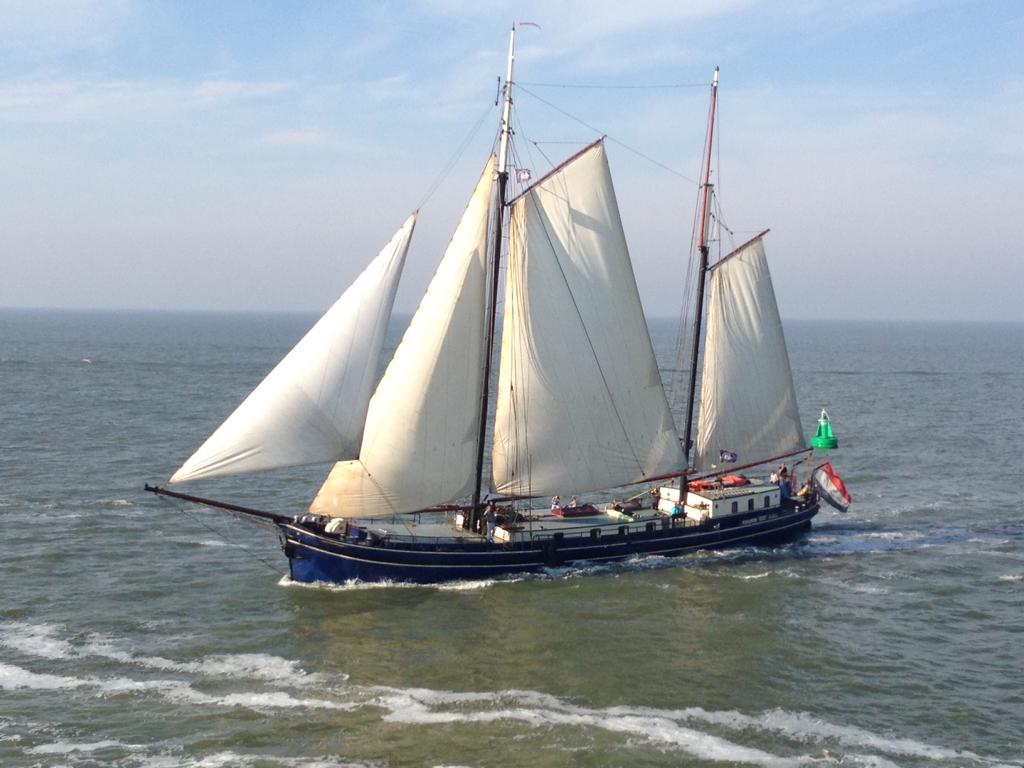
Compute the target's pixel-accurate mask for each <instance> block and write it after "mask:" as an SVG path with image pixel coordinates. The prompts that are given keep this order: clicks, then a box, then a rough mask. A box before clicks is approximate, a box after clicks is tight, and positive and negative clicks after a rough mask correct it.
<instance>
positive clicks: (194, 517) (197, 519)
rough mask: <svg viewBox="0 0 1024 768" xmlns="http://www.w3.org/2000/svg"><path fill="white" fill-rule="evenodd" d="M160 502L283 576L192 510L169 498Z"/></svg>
mask: <svg viewBox="0 0 1024 768" xmlns="http://www.w3.org/2000/svg"><path fill="white" fill-rule="evenodd" d="M160 501H162V502H163V503H165V504H170V506H172V507H174V508H175V509H177V510H178V511H179V512H180V513H181V514H183V515H185V517H187V518H189V519H190V520H192V521H193V522H196V523H199V525H201V526H202V527H203V528H205V529H206V530H208V531H209V532H210V533H212V534H213V535H214V536H216V537H218V538H220V539H223V540H224V543H226V544H227V545H229V546H232V547H235V548H236V549H239V550H241V551H242V552H244V553H245V554H247V555H248V556H249V557H251V558H252V559H253V560H255V561H256V562H258V563H262V564H263V565H265V566H266V567H267V568H269V569H270V570H272V571H273V572H274V573H275V574H277V575H280V574H281V569H280V568H279V567H278V566H275V565H273V564H271V563H269V562H267V561H266V560H264V559H263V558H262V557H260V556H259V555H257V554H256V553H255V552H253V551H252V550H250V549H248V548H247V547H243V546H242V545H241V544H239V543H238V542H236V541H233V540H232V539H230V538H228V537H227V536H226V535H225V534H224V533H222V532H221V531H219V530H217V529H216V528H214V527H213V526H212V525H208V524H207V523H206V521H204V520H203V519H202V518H200V517H199V516H198V515H196V514H194V513H193V512H192V511H190V510H189V509H188V508H187V507H183V506H179V505H177V504H175V503H173V502H171V501H169V500H168V499H167V498H165V497H163V496H161V497H160ZM228 514H231V513H230V512H229V513H228Z"/></svg>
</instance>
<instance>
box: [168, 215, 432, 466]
mask: <svg viewBox="0 0 1024 768" xmlns="http://www.w3.org/2000/svg"><path fill="white" fill-rule="evenodd" d="M415 223H416V214H415V213H414V214H412V215H411V216H409V218H408V219H406V221H405V223H404V224H403V225H402V226H401V228H400V229H399V230H398V231H397V232H396V233H395V235H394V237H392V238H391V241H390V242H389V243H388V244H387V245H385V246H384V248H383V249H382V250H381V251H380V253H379V254H378V255H377V257H376V258H375V259H374V260H373V261H372V262H370V264H369V265H368V266H367V267H366V269H365V270H363V272H362V274H361V275H359V277H358V278H356V280H355V282H354V283H352V285H351V286H349V288H348V289H347V290H346V291H345V292H344V293H343V294H342V295H341V298H339V299H338V300H337V301H336V302H335V303H334V305H333V306H332V307H331V308H330V309H329V310H328V311H327V312H326V314H324V316H323V317H321V318H320V320H319V321H318V322H317V323H316V325H314V326H313V327H312V328H311V329H310V331H309V332H308V333H307V334H306V335H305V336H304V337H303V338H302V339H301V340H300V341H299V343H298V344H296V345H295V347H293V348H292V350H291V351H290V352H289V353H288V354H287V355H286V356H285V357H284V359H283V360H281V362H280V363H278V364H277V366H276V367H275V368H274V369H273V370H272V371H271V372H270V373H269V374H267V376H266V378H265V379H263V381H262V382H261V383H260V384H259V386H257V387H256V389H255V390H253V391H252V393H251V394H250V395H249V396H248V397H247V398H246V399H245V400H244V401H243V402H242V404H241V405H239V406H238V408H236V409H235V411H234V412H233V413H232V414H231V415H230V416H229V417H228V418H227V419H226V420H225V421H224V423H223V424H221V426H220V427H219V428H218V429H217V430H216V431H215V432H214V433H213V434H212V435H211V436H210V437H209V438H208V439H207V440H206V442H205V443H203V444H202V446H200V448H199V450H197V451H196V452H195V453H194V454H192V456H191V457H190V458H189V459H188V461H186V462H185V463H184V464H183V465H182V467H181V468H180V469H179V470H178V471H177V472H175V473H174V476H173V477H171V482H172V483H177V482H182V481H184V480H197V479H199V478H203V477H214V476H216V475H229V474H239V473H243V472H256V471H259V470H265V469H277V468H280V467H292V466H298V465H302V464H318V463H326V462H331V461H337V460H338V459H342V458H351V457H353V456H356V455H357V454H358V451H359V443H360V440H361V439H362V435H363V423H364V421H365V418H366V409H367V404H368V403H369V401H370V395H371V394H372V392H373V385H374V381H375V379H376V375H377V368H378V361H379V358H380V351H381V347H382V346H383V344H384V334H385V332H386V331H387V325H388V319H389V318H390V317H391V308H392V305H393V304H394V300H395V291H396V290H397V288H398V279H399V277H400V276H401V274H402V266H403V265H404V263H405V256H406V253H407V251H408V250H409V240H410V238H411V237H412V231H413V227H414V226H415Z"/></svg>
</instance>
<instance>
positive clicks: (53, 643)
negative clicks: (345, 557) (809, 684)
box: [0, 572, 1024, 768]
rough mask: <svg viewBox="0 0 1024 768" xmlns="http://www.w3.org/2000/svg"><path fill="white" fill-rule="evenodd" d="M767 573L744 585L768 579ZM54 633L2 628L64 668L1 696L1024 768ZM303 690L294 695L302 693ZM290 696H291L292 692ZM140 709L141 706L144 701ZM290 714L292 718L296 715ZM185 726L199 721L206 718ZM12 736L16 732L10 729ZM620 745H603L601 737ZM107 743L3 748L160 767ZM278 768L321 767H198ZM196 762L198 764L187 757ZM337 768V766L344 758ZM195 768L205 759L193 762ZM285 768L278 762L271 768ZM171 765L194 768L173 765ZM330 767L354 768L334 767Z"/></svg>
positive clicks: (857, 737) (862, 734) (730, 754)
mask: <svg viewBox="0 0 1024 768" xmlns="http://www.w3.org/2000/svg"><path fill="white" fill-rule="evenodd" d="M766 575H771V572H767V573H762V572H758V573H754V574H748V576H750V577H751V578H761V577H764V576H766ZM64 634H65V633H64V632H63V630H61V629H60V628H58V627H55V626H54V625H49V624H39V625H33V624H28V623H24V622H10V621H9V622H4V623H2V624H0V639H2V642H3V644H4V646H5V647H7V648H10V649H12V650H15V651H17V652H19V653H22V654H26V655H31V656H35V657H37V658H41V659H44V660H46V661H48V662H51V663H52V662H57V663H58V664H59V666H60V668H61V671H60V673H56V672H55V671H54V670H53V669H52V668H49V669H47V670H46V671H45V672H44V671H33V670H32V669H29V668H26V667H25V666H20V665H18V664H13V663H7V662H0V690H3V691H10V692H17V691H26V692H29V693H31V692H38V691H55V692H68V691H76V692H77V695H78V696H81V695H83V694H85V695H89V694H90V693H91V694H93V695H96V696H98V697H102V698H109V697H123V696H131V697H145V696H156V697H158V698H160V699H163V700H165V701H169V702H172V703H174V704H175V705H176V706H177V707H179V708H180V707H184V708H186V709H185V712H187V711H188V709H187V708H192V707H197V708H211V707H212V708H218V709H225V708H226V709H232V708H241V709H246V710H250V711H253V712H257V713H262V714H268V715H272V716H273V717H274V718H275V720H276V721H278V722H281V723H282V727H287V723H288V721H287V720H283V721H282V720H281V718H287V717H308V716H309V715H310V714H311V713H314V712H323V713H331V712H358V713H359V716H360V718H362V719H365V718H367V717H369V718H371V719H370V721H369V724H370V727H373V726H372V722H373V721H374V719H375V720H376V722H379V723H381V724H382V725H383V724H388V725H390V726H391V727H396V726H397V727H400V726H407V727H410V728H413V729H420V728H428V729H429V728H434V727H435V726H438V725H452V726H459V725H466V726H473V725H477V724H490V725H491V727H492V729H495V730H493V732H494V733H497V732H498V730H497V729H504V728H511V729H513V730H514V732H515V733H516V734H517V739H519V740H520V742H522V743H523V744H524V745H525V746H527V747H528V746H529V744H530V741H529V740H530V739H536V740H538V741H540V742H543V743H548V742H549V740H550V735H551V729H552V727H557V728H560V729H563V732H564V733H566V734H568V735H570V736H571V737H572V738H573V739H574V740H575V741H577V742H580V741H582V743H584V744H585V743H589V742H592V741H594V740H596V741H598V742H600V743H601V745H602V749H605V750H612V751H613V752H614V753H617V754H620V757H621V762H623V763H628V762H629V755H631V754H634V753H635V752H636V750H638V749H647V748H654V749H656V750H659V751H667V752H678V753H680V754H682V755H686V756H687V757H689V758H694V759H698V760H705V761H713V762H727V763H738V764H745V765H758V766H765V767H766V768H782V767H783V766H797V765H806V764H808V763H813V762H826V763H834V762H836V761H838V762H841V763H842V762H846V763H853V764H855V765H865V766H873V767H874V768H884V767H885V766H889V765H891V764H892V760H904V761H905V760H920V761H928V762H929V763H931V764H934V765H936V766H947V765H948V766H954V765H955V766H961V767H962V766H970V765H976V766H979V768H992V767H993V766H995V765H1004V766H1009V767H1010V768H1024V763H1021V762H1020V761H1016V762H1015V761H1006V760H1003V761H999V760H996V759H993V758H989V757H985V756H981V755H979V754H976V753H974V752H970V751H965V750H960V749H955V748H950V747H947V746H941V745H936V744H930V743H927V742H924V741H919V740H916V739H911V738H906V737H903V736H900V735H898V734H890V733H884V734H882V733H876V732H873V731H870V730H868V729H865V728H861V727H859V726H856V725H852V724H837V723H831V722H828V721H826V720H823V719H822V718H820V717H818V716H817V715H815V714H813V713H809V712H803V711H788V710H784V709H780V708H776V709H771V710H766V711H762V712H754V713H747V712H741V711H737V710H721V711H711V710H706V709H703V708H701V707H688V708H682V709H666V708H656V707H647V706H642V705H630V704H621V705H614V706H608V707H591V706H586V705H585V704H581V703H579V702H577V701H573V700H569V699H566V698H563V697H559V696H556V695H553V694H550V693H543V692H538V691H528V690H526V691H524V690H515V689H507V690H498V691H468V692H459V691H449V690H435V689H430V688H417V687H395V686H381V685H355V684H350V683H349V681H348V677H347V675H345V674H344V673H342V672H338V673H330V674H328V673H310V672H307V671H305V670H304V669H302V667H301V665H300V664H299V662H297V661H295V660H291V659H285V658H282V657H278V656H272V655H269V654H210V655H207V656H204V657H200V658H197V659H194V660H190V661H176V660H172V659H167V658H164V657H160V656H149V655H143V654H138V653H135V652H132V651H127V650H123V649H122V648H121V643H120V642H118V641H115V640H113V639H110V638H97V637H91V638H87V639H85V640H84V641H83V640H77V639H75V638H74V637H73V636H72V639H68V638H67V637H65V636H63V635H64ZM92 657H99V658H102V659H105V660H108V661H117V662H121V663H122V664H124V665H126V666H130V667H136V668H144V669H149V670H156V671H159V672H161V673H165V675H166V673H171V674H172V675H177V676H178V677H177V678H174V679H168V678H167V677H166V676H161V677H159V678H158V679H139V678H138V677H133V676H129V675H125V674H123V673H119V672H112V673H105V674H100V673H97V672H96V671H95V670H90V671H89V672H87V673H80V672H76V670H75V666H76V665H79V664H80V663H81V662H82V661H83V660H85V659H88V658H92ZM296 686H299V688H298V689H296ZM289 689H290V690H289ZM132 706H133V707H139V706H141V705H140V704H139V702H138V701H136V702H135V703H133V705H132ZM290 713H293V714H290ZM189 716H192V717H195V716H199V713H195V714H190V715H189ZM8 730H9V729H8ZM601 733H603V734H606V735H608V736H612V737H616V738H615V740H614V741H613V742H608V740H607V738H603V737H601V736H599V735H598V734H601ZM110 736H112V734H104V733H93V734H91V738H89V739H82V738H53V735H52V734H51V735H50V738H49V740H48V741H47V742H46V743H39V742H38V740H37V739H25V740H24V741H25V742H26V743H22V739H21V738H20V737H18V738H9V737H7V736H6V735H5V740H6V742H7V744H8V746H13V745H18V748H20V749H22V750H23V754H25V755H29V756H31V755H36V756H39V755H61V756H63V757H64V758H69V756H74V755H78V754H81V755H83V759H85V757H87V756H88V755H90V754H91V755H92V757H93V758H95V757H96V754H95V753H99V752H104V751H107V750H113V751H117V750H122V751H128V752H131V753H133V754H135V750H139V751H140V752H141V754H137V755H136V756H137V757H139V758H140V760H136V762H134V763H133V765H144V764H145V761H144V760H141V758H142V757H144V756H146V755H150V756H151V757H153V758H155V757H156V754H155V752H154V750H156V749H157V747H158V746H159V748H160V750H163V749H165V747H166V744H163V745H149V746H140V745H125V744H122V743H121V742H119V741H118V740H116V739H113V738H109V737H110ZM227 754H230V755H232V756H233V757H234V758H236V759H235V762H231V761H230V760H229V759H227V758H225V762H224V763H223V764H224V765H246V764H249V763H250V762H251V763H253V764H271V765H273V764H278V765H282V766H284V765H296V766H312V765H319V764H320V763H318V762H316V761H317V760H319V758H316V757H312V756H310V757H302V756H293V757H288V758H276V757H275V758H271V759H269V761H268V762H267V763H264V762H263V761H264V760H268V759H267V758H265V757H264V756H261V755H260V756H246V755H240V754H236V753H234V752H231V753H224V752H218V753H214V755H213V756H211V755H206V756H205V757H204V758H203V759H202V761H201V762H197V763H196V764H197V765H200V764H201V765H204V766H207V765H218V764H220V763H218V762H217V761H218V760H220V759H221V758H220V757H217V756H219V755H227ZM190 759H191V758H190ZM339 759H340V758H339ZM197 760H198V758H197ZM275 760H276V761H278V762H276V763H275V762H274V761H275ZM175 764H186V765H187V764H188V763H187V762H186V763H175ZM324 765H332V766H333V765H351V764H350V763H344V762H329V763H324Z"/></svg>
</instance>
